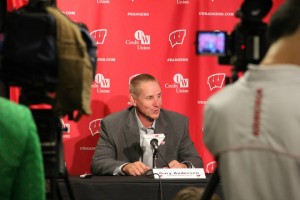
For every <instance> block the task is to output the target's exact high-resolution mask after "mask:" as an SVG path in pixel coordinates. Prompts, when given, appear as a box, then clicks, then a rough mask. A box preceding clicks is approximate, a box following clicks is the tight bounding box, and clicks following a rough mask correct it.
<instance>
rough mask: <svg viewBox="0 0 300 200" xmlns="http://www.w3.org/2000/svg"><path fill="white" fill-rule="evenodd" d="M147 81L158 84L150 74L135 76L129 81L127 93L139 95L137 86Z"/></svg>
mask: <svg viewBox="0 0 300 200" xmlns="http://www.w3.org/2000/svg"><path fill="white" fill-rule="evenodd" d="M148 81H156V82H158V81H157V79H156V78H155V77H154V76H152V75H150V74H139V75H137V76H135V77H134V78H133V79H131V81H130V85H129V92H130V93H131V94H134V95H138V94H139V85H140V84H141V83H142V82H148Z"/></svg>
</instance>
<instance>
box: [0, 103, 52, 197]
mask: <svg viewBox="0 0 300 200" xmlns="http://www.w3.org/2000/svg"><path fill="white" fill-rule="evenodd" d="M0 199H1V200H20V199H22V200H44V199H46V191H45V175H44V166H43V158H42V150H41V145H40V140H39V136H38V133H37V127H36V124H35V122H34V119H33V117H32V114H31V112H30V110H29V109H28V108H27V107H26V106H23V105H19V104H16V103H13V102H11V101H9V100H8V99H5V98H2V97H0Z"/></svg>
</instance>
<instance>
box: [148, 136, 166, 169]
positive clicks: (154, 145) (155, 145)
mask: <svg viewBox="0 0 300 200" xmlns="http://www.w3.org/2000/svg"><path fill="white" fill-rule="evenodd" d="M150 145H151V146H152V148H153V149H154V153H153V166H154V167H153V168H156V159H157V153H158V154H159V155H160V157H161V158H162V159H163V161H164V162H165V163H166V166H168V168H171V167H170V166H169V164H168V162H167V161H166V160H165V158H164V157H163V156H162V155H161V154H160V151H159V150H158V140H157V139H156V138H153V139H152V140H151V141H150Z"/></svg>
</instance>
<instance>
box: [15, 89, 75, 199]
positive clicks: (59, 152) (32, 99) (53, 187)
mask: <svg viewBox="0 0 300 200" xmlns="http://www.w3.org/2000/svg"><path fill="white" fill-rule="evenodd" d="M45 94H46V92H45V91H43V90H40V89H37V88H27V87H25V88H22V90H21V95H20V103H21V104H24V105H26V106H28V107H29V108H30V110H31V112H32V115H33V118H34V120H35V123H36V125H37V129H38V134H39V137H40V142H41V146H42V154H43V161H44V171H45V181H46V198H47V199H48V200H56V199H62V196H61V193H60V190H59V187H58V182H57V180H58V179H61V178H62V179H63V180H64V182H65V184H66V187H67V190H68V193H69V197H70V199H71V200H74V199H75V197H74V194H73V192H72V189H71V185H70V182H69V175H68V172H67V169H66V167H65V164H64V154H63V143H62V132H63V130H62V124H61V120H60V117H59V116H58V115H57V114H56V113H55V112H54V111H53V109H52V105H53V99H52V98H50V97H47V96H46V95H45Z"/></svg>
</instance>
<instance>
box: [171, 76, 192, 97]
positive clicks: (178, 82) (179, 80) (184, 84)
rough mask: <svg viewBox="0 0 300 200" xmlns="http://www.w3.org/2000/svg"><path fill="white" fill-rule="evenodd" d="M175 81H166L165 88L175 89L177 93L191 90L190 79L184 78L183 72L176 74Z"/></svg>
mask: <svg viewBox="0 0 300 200" xmlns="http://www.w3.org/2000/svg"><path fill="white" fill-rule="evenodd" d="M173 81H174V82H173V83H165V88H168V89H175V90H176V92H177V93H188V92H189V79H187V78H184V77H183V75H182V74H175V75H174V76H173Z"/></svg>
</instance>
